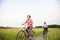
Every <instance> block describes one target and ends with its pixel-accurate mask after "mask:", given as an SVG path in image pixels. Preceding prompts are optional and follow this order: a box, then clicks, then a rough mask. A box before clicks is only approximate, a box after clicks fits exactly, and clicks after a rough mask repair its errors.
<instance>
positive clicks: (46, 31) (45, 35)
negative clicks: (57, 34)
mask: <svg viewBox="0 0 60 40" xmlns="http://www.w3.org/2000/svg"><path fill="white" fill-rule="evenodd" d="M47 33H48V30H45V29H44V31H43V37H44V38H46V37H47Z"/></svg>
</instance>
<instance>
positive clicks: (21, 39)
mask: <svg viewBox="0 0 60 40" xmlns="http://www.w3.org/2000/svg"><path fill="white" fill-rule="evenodd" d="M16 40H25V35H24V32H22V31H19V32H18V33H17V36H16Z"/></svg>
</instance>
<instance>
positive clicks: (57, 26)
mask: <svg viewBox="0 0 60 40" xmlns="http://www.w3.org/2000/svg"><path fill="white" fill-rule="evenodd" d="M42 27H43V26H36V27H35V28H42ZM11 28H14V27H4V26H0V29H11ZM48 28H60V25H56V24H54V25H48Z"/></svg>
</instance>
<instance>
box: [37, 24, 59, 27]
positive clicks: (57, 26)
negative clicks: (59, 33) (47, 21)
mask: <svg viewBox="0 0 60 40" xmlns="http://www.w3.org/2000/svg"><path fill="white" fill-rule="evenodd" d="M42 27H43V26H36V28H42ZM48 28H60V25H55V24H54V25H48Z"/></svg>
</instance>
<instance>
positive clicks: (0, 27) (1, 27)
mask: <svg viewBox="0 0 60 40" xmlns="http://www.w3.org/2000/svg"><path fill="white" fill-rule="evenodd" d="M10 28H13V27H4V26H0V29H10Z"/></svg>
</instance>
